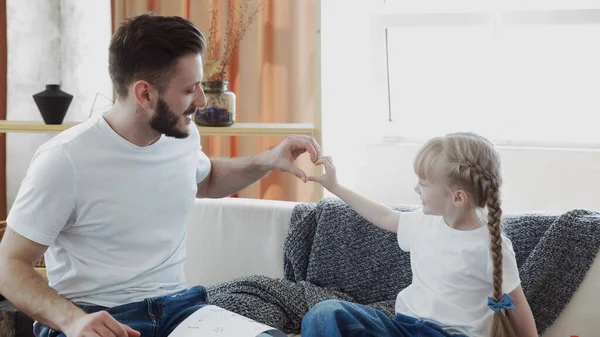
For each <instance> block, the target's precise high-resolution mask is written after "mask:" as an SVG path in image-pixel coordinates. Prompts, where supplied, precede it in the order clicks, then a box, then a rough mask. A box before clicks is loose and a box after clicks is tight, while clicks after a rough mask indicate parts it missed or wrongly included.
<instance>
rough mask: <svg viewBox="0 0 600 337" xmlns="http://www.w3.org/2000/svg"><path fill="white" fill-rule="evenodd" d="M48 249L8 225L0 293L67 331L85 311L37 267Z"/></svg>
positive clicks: (0, 259) (0, 257) (0, 256)
mask: <svg viewBox="0 0 600 337" xmlns="http://www.w3.org/2000/svg"><path fill="white" fill-rule="evenodd" d="M47 248H48V247H47V246H43V245H40V244H38V243H35V242H33V241H31V240H29V239H27V238H25V237H23V236H21V235H19V234H18V233H16V232H15V231H13V230H12V229H11V228H10V227H7V229H6V233H5V234H4V237H3V239H2V241H1V242H0V293H2V294H3V295H4V297H6V299H7V300H9V301H10V302H11V303H12V304H13V305H14V306H15V307H17V308H19V310H21V311H23V312H24V313H25V314H27V315H28V316H30V317H31V318H33V319H34V320H37V321H40V322H41V323H42V324H44V325H46V326H49V327H51V328H53V329H56V330H59V331H63V329H66V326H67V325H68V323H69V322H71V321H74V320H76V319H77V318H80V317H82V316H84V315H85V312H83V311H82V310H81V309H79V308H78V307H77V306H75V305H74V304H73V303H71V302H70V301H69V300H67V299H65V298H64V297H62V296H60V295H58V294H57V293H56V292H55V291H54V290H53V289H52V288H50V287H49V286H48V284H47V281H46V280H45V279H44V278H43V277H42V276H41V275H40V274H39V273H38V272H36V271H35V269H34V268H33V267H34V265H35V262H36V261H38V260H39V259H40V258H41V256H42V254H44V252H45V251H46V249H47Z"/></svg>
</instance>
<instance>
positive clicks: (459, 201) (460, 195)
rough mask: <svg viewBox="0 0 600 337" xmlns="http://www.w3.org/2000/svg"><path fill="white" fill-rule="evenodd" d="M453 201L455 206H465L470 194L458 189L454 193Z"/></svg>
mask: <svg viewBox="0 0 600 337" xmlns="http://www.w3.org/2000/svg"><path fill="white" fill-rule="evenodd" d="M452 198H453V200H452V203H453V204H454V206H457V207H458V206H464V205H466V204H467V202H468V201H469V194H468V193H467V192H466V191H464V190H461V189H458V190H456V191H454V192H453V193H452Z"/></svg>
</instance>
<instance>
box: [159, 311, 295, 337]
mask: <svg viewBox="0 0 600 337" xmlns="http://www.w3.org/2000/svg"><path fill="white" fill-rule="evenodd" d="M261 333H266V334H268V335H271V336H275V337H285V336H286V335H285V334H284V333H283V332H282V331H280V330H277V329H275V328H272V327H270V326H268V325H264V324H262V323H259V322H256V321H254V320H251V319H249V318H246V317H244V316H241V315H238V314H236V313H233V312H231V311H227V310H225V309H222V308H219V307H217V306H214V305H207V306H205V307H202V308H200V309H198V310H196V311H195V312H194V313H193V314H191V315H190V316H189V317H188V318H186V319H185V320H184V321H183V322H181V323H180V324H179V325H178V326H177V328H175V330H173V332H171V334H169V337H209V336H216V337H256V336H258V335H260V334H261Z"/></svg>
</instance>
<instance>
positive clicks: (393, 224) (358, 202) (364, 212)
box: [308, 157, 400, 233]
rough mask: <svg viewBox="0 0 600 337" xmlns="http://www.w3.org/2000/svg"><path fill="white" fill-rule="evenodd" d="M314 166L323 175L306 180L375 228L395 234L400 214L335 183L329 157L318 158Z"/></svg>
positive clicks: (333, 170)
mask: <svg viewBox="0 0 600 337" xmlns="http://www.w3.org/2000/svg"><path fill="white" fill-rule="evenodd" d="M315 164H316V165H323V166H324V167H325V172H326V173H325V174H323V175H322V176H318V177H308V180H311V181H316V182H318V183H320V184H321V185H323V187H325V188H326V189H328V190H329V191H330V192H331V193H333V194H335V195H337V196H338V197H340V198H341V199H342V200H344V201H345V202H346V203H347V204H348V205H349V206H350V207H351V208H352V209H354V211H356V213H358V214H359V215H360V216H362V217H363V218H365V219H366V220H367V221H369V222H370V223H372V224H374V225H375V226H377V227H379V228H381V229H384V230H387V231H390V232H394V233H396V232H397V230H398V221H399V220H400V212H397V211H394V210H393V209H391V208H389V207H387V206H385V205H382V204H380V203H378V202H375V201H373V200H370V199H368V198H366V197H364V196H362V195H360V194H358V193H356V192H354V191H352V190H350V189H348V188H346V187H344V186H342V185H340V184H339V183H338V182H337V177H336V171H335V166H333V161H332V160H331V158H330V157H321V158H319V159H318V160H317V161H316V163H315Z"/></svg>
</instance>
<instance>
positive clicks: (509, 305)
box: [488, 294, 515, 312]
mask: <svg viewBox="0 0 600 337" xmlns="http://www.w3.org/2000/svg"><path fill="white" fill-rule="evenodd" d="M488 307H490V309H492V310H494V311H495V312H500V310H502V309H506V310H513V309H514V308H515V306H514V305H513V299H512V297H510V295H509V294H504V295H503V296H502V298H500V301H497V302H496V301H494V299H493V298H491V297H488Z"/></svg>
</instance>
